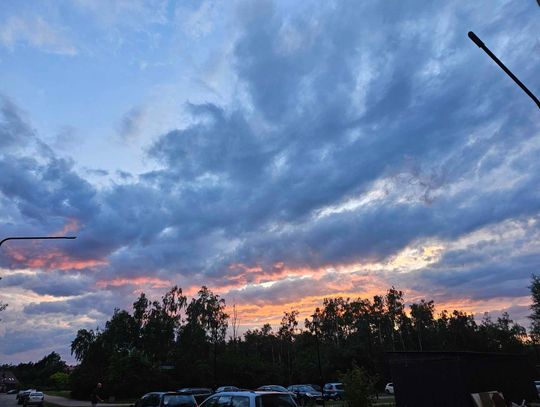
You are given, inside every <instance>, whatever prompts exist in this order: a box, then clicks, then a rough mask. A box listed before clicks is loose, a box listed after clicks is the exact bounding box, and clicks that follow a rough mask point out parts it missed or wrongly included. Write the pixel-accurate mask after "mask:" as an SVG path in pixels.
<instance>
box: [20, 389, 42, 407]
mask: <svg viewBox="0 0 540 407" xmlns="http://www.w3.org/2000/svg"><path fill="white" fill-rule="evenodd" d="M35 391H37V390H36V389H28V390H21V391H20V392H18V393H17V397H16V398H17V404H24V401H25V400H26V398H27V397H28V396H29V395H30V393H33V392H35Z"/></svg>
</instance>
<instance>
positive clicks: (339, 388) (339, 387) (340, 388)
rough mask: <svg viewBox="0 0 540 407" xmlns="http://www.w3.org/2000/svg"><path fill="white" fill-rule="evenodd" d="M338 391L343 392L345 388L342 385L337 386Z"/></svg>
mask: <svg viewBox="0 0 540 407" xmlns="http://www.w3.org/2000/svg"><path fill="white" fill-rule="evenodd" d="M336 389H338V390H343V389H344V387H343V385H342V384H336Z"/></svg>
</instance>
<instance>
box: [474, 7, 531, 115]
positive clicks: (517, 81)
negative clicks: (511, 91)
mask: <svg viewBox="0 0 540 407" xmlns="http://www.w3.org/2000/svg"><path fill="white" fill-rule="evenodd" d="M539 4H540V0H539ZM468 35H469V38H470V39H471V40H472V42H474V43H475V44H476V45H478V47H479V48H482V49H483V50H484V51H485V52H486V54H488V55H489V57H490V58H491V59H493V60H494V61H495V63H496V64H497V65H499V66H500V67H501V69H502V70H503V71H504V72H506V74H507V75H508V76H509V77H510V78H512V79H513V80H514V82H515V83H517V84H518V86H519V87H520V88H521V89H523V91H524V92H525V93H526V94H527V95H529V97H530V98H531V99H532V100H533V101H534V103H536V106H538V108H539V109H540V100H538V98H537V97H536V96H535V95H534V94H533V93H532V92H531V91H530V90H529V89H527V87H526V86H525V85H524V84H523V82H521V81H520V80H519V79H518V78H517V77H516V75H514V74H513V73H512V72H511V71H510V69H508V68H507V67H506V66H505V65H504V64H503V63H502V62H501V61H500V60H499V58H497V57H496V56H495V54H493V52H491V50H490V49H489V48H488V47H486V44H484V43H483V42H482V40H481V39H480V38H478V36H477V35H476V34H475V33H473V32H472V31H469V34H468Z"/></svg>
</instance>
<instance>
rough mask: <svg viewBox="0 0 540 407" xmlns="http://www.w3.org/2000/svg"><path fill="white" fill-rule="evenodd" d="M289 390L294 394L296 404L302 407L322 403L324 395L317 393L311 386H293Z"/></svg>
mask: <svg viewBox="0 0 540 407" xmlns="http://www.w3.org/2000/svg"><path fill="white" fill-rule="evenodd" d="M287 390H289V391H290V392H292V393H294V396H295V397H294V398H295V399H296V402H297V403H298V404H300V405H302V406H304V405H306V404H309V403H313V402H315V403H322V400H323V398H322V393H321V392H320V391H317V390H315V389H314V388H313V386H311V385H310V384H293V385H292V386H289V387H287Z"/></svg>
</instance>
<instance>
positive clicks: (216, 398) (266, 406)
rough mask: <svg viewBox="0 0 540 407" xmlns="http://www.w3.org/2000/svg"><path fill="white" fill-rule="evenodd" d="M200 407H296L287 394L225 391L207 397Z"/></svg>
mask: <svg viewBox="0 0 540 407" xmlns="http://www.w3.org/2000/svg"><path fill="white" fill-rule="evenodd" d="M200 407H297V406H296V403H295V402H294V400H293V399H292V397H291V395H290V394H288V393H278V392H273V391H272V392H271V391H226V392H223V393H216V394H214V395H212V396H210V397H208V398H207V399H206V400H205V401H204V403H202V404H201V405H200Z"/></svg>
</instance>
